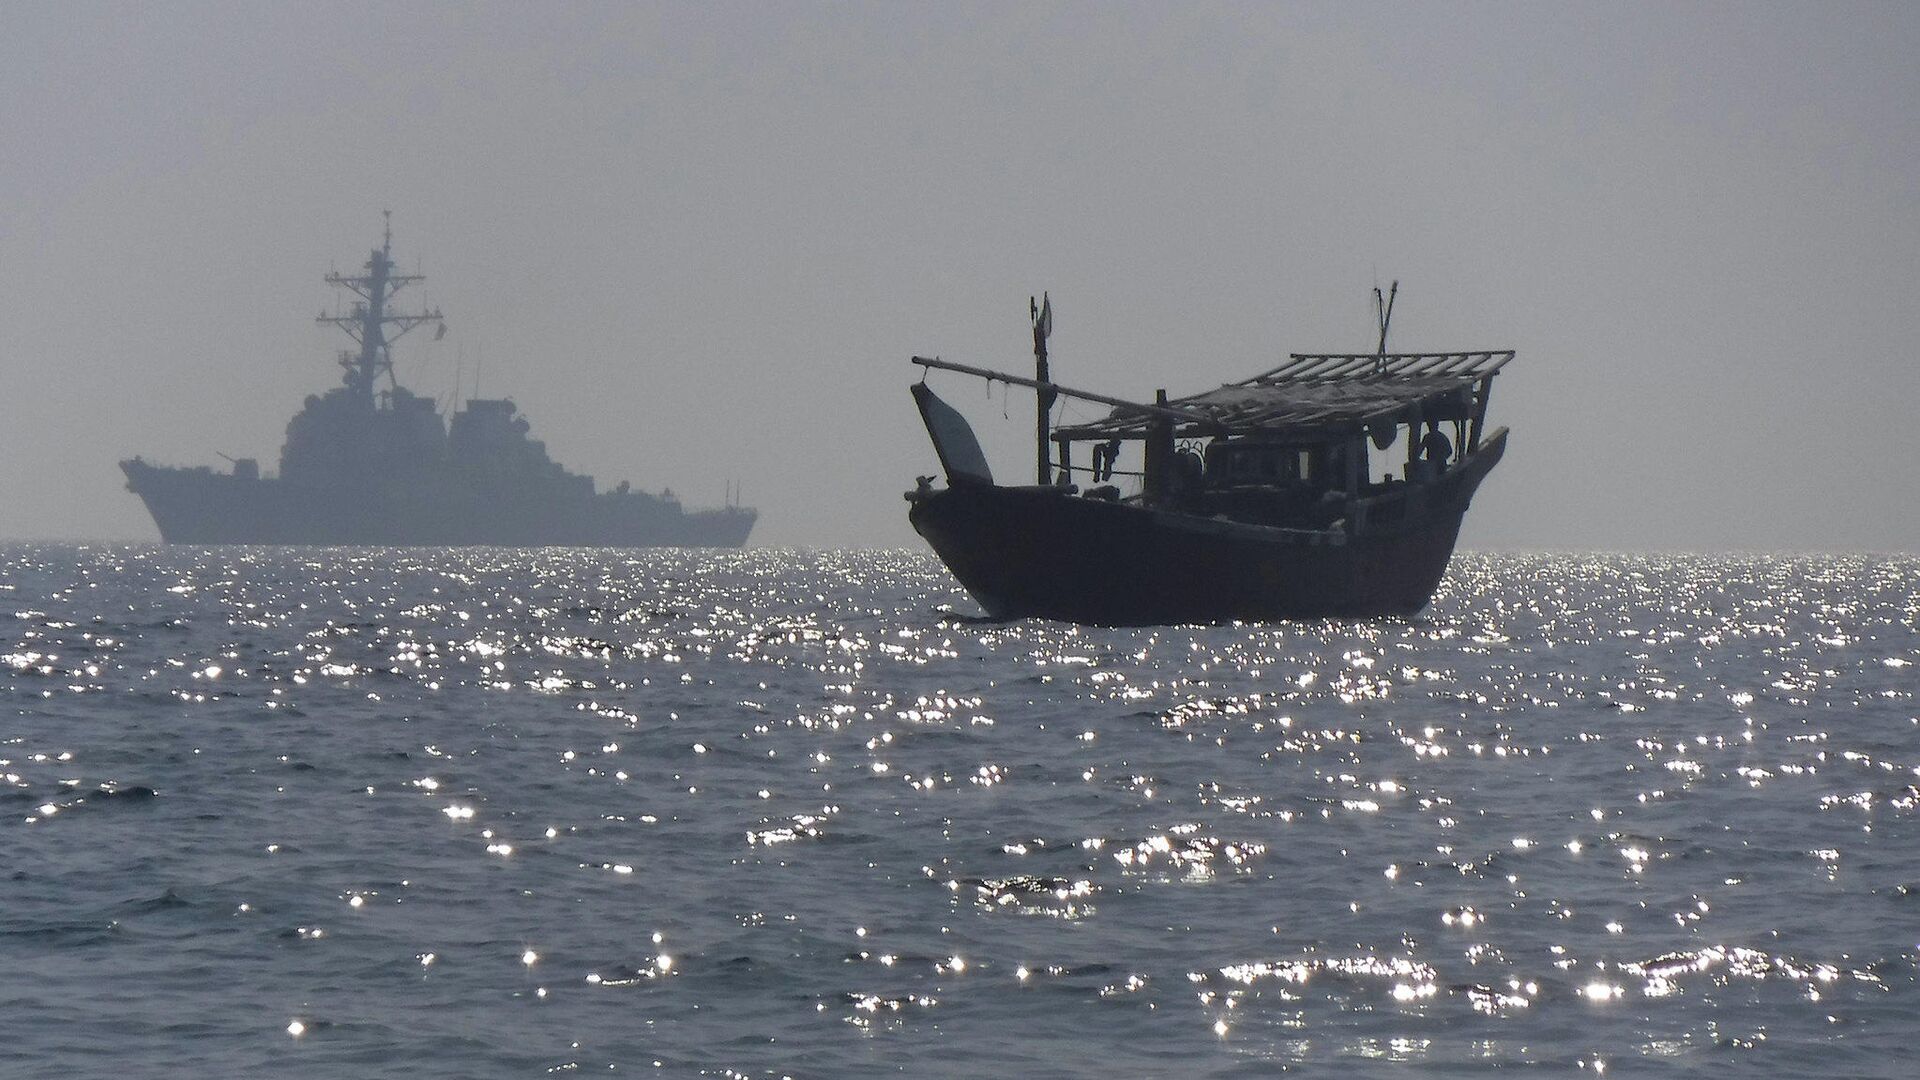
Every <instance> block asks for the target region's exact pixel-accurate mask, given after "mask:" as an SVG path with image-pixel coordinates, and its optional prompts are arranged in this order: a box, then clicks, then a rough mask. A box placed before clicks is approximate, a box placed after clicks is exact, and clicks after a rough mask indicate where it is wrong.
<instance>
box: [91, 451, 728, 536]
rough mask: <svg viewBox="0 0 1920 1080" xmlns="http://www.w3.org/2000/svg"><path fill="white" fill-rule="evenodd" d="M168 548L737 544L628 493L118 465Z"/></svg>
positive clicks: (724, 527) (690, 517)
mask: <svg viewBox="0 0 1920 1080" xmlns="http://www.w3.org/2000/svg"><path fill="white" fill-rule="evenodd" d="M120 467H121V469H122V471H124V472H125V473H126V476H127V488H128V490H130V491H132V492H133V493H134V494H136V495H138V496H140V499H141V501H142V502H144V503H145V504H146V507H147V510H148V512H149V513H151V514H152V515H153V521H154V524H155V525H156V526H157V527H158V528H159V530H160V538H161V539H162V540H163V541H165V542H166V543H170V544H366V545H434V546H463V545H490V546H506V547H522V546H546V545H561V546H583V547H739V546H740V545H742V544H744V543H746V540H747V536H748V534H749V533H750V532H751V531H752V529H753V524H754V520H755V517H756V515H755V513H754V511H752V510H749V509H745V508H738V507H733V508H727V509H724V510H707V511H696V512H691V513H690V512H687V511H685V510H683V509H681V507H680V504H679V503H677V502H673V501H671V500H667V499H660V498H656V497H654V496H651V495H645V494H641V493H637V492H603V493H599V494H569V493H559V492H542V491H538V490H523V491H517V492H516V491H505V492H490V493H481V492H472V491H470V492H459V491H448V490H436V491H432V492H420V491H417V490H411V489H407V488H404V487H400V486H396V487H394V488H392V489H389V490H377V491H369V490H367V489H366V488H364V487H359V486H346V485H342V486H338V487H326V486H314V485H295V484H289V483H287V482H286V481H284V480H278V479H271V478H266V479H258V478H252V477H244V476H234V475H231V474H226V473H216V472H214V471H212V470H210V469H180V468H167V467H163V466H156V465H150V464H147V463H146V462H143V461H140V460H137V459H136V460H133V461H124V462H121V464H120Z"/></svg>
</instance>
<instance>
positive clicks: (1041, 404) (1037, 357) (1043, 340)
mask: <svg viewBox="0 0 1920 1080" xmlns="http://www.w3.org/2000/svg"><path fill="white" fill-rule="evenodd" d="M1027 310H1028V312H1029V314H1031V315H1032V317H1033V381H1034V382H1037V383H1039V384H1040V385H1039V386H1037V387H1035V388H1034V394H1035V404H1036V409H1035V414H1036V415H1035V417H1034V443H1035V445H1034V483H1036V484H1041V485H1046V484H1050V483H1052V482H1053V460H1052V458H1051V457H1050V456H1049V455H1048V454H1047V436H1048V435H1049V434H1051V433H1052V432H1051V430H1050V428H1051V425H1050V423H1049V421H1050V420H1051V419H1052V413H1053V403H1054V401H1055V400H1056V399H1057V398H1058V396H1059V395H1058V394H1056V393H1055V392H1054V389H1053V380H1052V379H1051V378H1050V377H1049V376H1048V374H1047V338H1048V337H1049V336H1050V335H1051V334H1052V333H1053V300H1052V298H1051V297H1049V296H1048V295H1047V294H1046V293H1045V292H1042V293H1041V294H1040V301H1039V303H1035V302H1034V299H1033V297H1031V296H1029V297H1027Z"/></svg>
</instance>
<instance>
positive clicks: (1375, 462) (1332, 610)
mask: <svg viewBox="0 0 1920 1080" xmlns="http://www.w3.org/2000/svg"><path fill="white" fill-rule="evenodd" d="M1395 291H1396V292H1397V283H1396V284H1395ZM1374 294H1375V297H1376V300H1377V301H1378V302H1379V309H1378V317H1379V323H1380V348H1379V350H1378V351H1376V352H1373V353H1296V354H1293V355H1291V356H1289V357H1288V359H1287V361H1286V363H1284V364H1281V365H1280V366H1279V367H1276V368H1274V369H1273V370H1271V371H1267V372H1263V373H1262V374H1259V375H1255V376H1254V377H1252V378H1250V379H1246V380H1243V381H1241V382H1237V383H1230V384H1228V385H1225V386H1222V387H1219V388H1218V389H1214V390H1208V391H1205V392H1203V393H1198V394H1193V395H1191V396H1188V397H1181V398H1174V399H1171V400H1169V399H1168V398H1167V396H1166V392H1165V391H1164V390H1163V391H1160V392H1159V394H1158V395H1157V396H1156V399H1155V401H1153V402H1152V403H1146V402H1137V401H1128V400H1124V399H1121V398H1116V397H1111V396H1108V395H1104V394H1096V393H1089V392H1086V391H1081V390H1074V389H1070V388H1068V387H1065V386H1061V385H1059V384H1058V383H1056V382H1054V381H1053V380H1052V378H1051V377H1050V374H1049V371H1048V361H1047V338H1048V335H1049V334H1050V332H1051V329H1052V305H1051V303H1045V304H1033V305H1032V307H1031V310H1032V317H1033V342H1034V360H1035V373H1034V377H1033V378H1031V379H1029V378H1025V377H1022V376H1018V375H1012V374H1008V373H1005V372H999V371H991V370H987V369H983V368H977V367H969V366H967V365H964V364H957V363H951V362H948V361H945V360H940V359H937V358H931V359H930V358H927V357H914V358H913V363H915V364H917V365H919V366H920V367H921V368H922V369H923V371H922V375H921V381H920V382H918V383H916V384H915V385H914V386H913V396H914V400H915V402H916V403H917V404H918V405H919V408H920V414H921V418H922V419H923V420H924V421H925V423H926V427H927V432H928V434H929V435H930V436H931V438H932V440H933V444H934V448H935V451H936V452H937V453H938V455H939V459H940V463H941V467H942V469H943V470H944V471H945V473H946V481H947V483H946V486H945V487H937V486H935V484H934V480H935V477H931V476H928V477H922V478H921V479H920V482H919V486H918V488H917V489H916V490H914V491H911V492H908V493H907V501H908V502H909V503H910V504H911V509H910V511H909V513H908V518H909V520H910V521H911V522H912V524H913V527H914V529H915V530H916V531H917V532H919V533H920V535H921V536H922V537H924V538H926V541H927V542H928V543H929V544H930V545H932V547H933V549H934V551H935V552H936V553H938V554H939V556H940V558H941V559H942V560H943V561H944V562H945V563H946V564H947V567H948V568H949V569H951V570H952V571H953V575H954V577H955V578H957V579H958V580H959V582H960V584H961V585H962V586H964V587H965V588H966V590H967V592H968V593H969V594H971V595H972V596H973V598H974V599H975V600H976V601H978V602H979V604H980V606H981V607H982V608H984V609H985V610H986V612H987V613H988V614H989V615H990V616H993V617H996V618H1017V617H1022V616H1038V617H1042V618H1052V619H1062V620H1066V621H1070V622H1080V623H1091V624H1096V625H1109V626H1139V625H1164V624H1176V623H1213V622H1225V621H1233V620H1244V621H1271V620H1279V619H1311V618H1330V617H1331V618H1370V617H1377V616H1388V615H1408V614H1412V613H1414V612H1417V611H1419V610H1420V609H1421V608H1423V607H1425V606H1426V604H1427V602H1428V601H1429V600H1430V599H1431V598H1432V596H1433V592H1434V589H1435V588H1436V587H1437V586H1438V585H1439V582H1440V579H1441V576H1442V575H1443V574H1444V573H1445V572H1446V568H1447V562H1448V560H1449V558H1450V557H1451V556H1452V554H1453V547H1454V541H1455V539H1456V537H1457V536H1458V534H1459V530H1460V522H1461V518H1462V516H1463V515H1464V514H1465V513H1466V510H1467V505H1468V503H1469V502H1470V501H1471V500H1472V498H1473V494H1474V491H1475V490H1476V489H1477V488H1478V487H1479V486H1480V482H1481V481H1482V480H1483V479H1485V478H1486V475H1487V473H1488V472H1489V471H1490V470H1492V468H1493V467H1494V465H1496V464H1497V463H1498V462H1499V461H1500V457H1501V454H1502V453H1504V452H1505V450H1506V443H1507V432H1506V429H1505V428H1500V429H1497V430H1493V431H1487V430H1485V422H1486V413H1487V400H1488V396H1489V394H1490V393H1491V391H1492V387H1493V379H1494V376H1495V375H1496V374H1497V373H1498V372H1499V371H1500V369H1501V368H1502V367H1503V366H1505V365H1506V364H1507V362H1508V361H1510V360H1512V359H1513V355H1514V354H1513V352H1512V351H1511V350H1474V351H1467V352H1437V353H1436V352H1422V353H1389V352H1387V351H1386V338H1387V327H1388V323H1389V321H1390V319H1391V317H1392V298H1391V295H1389V296H1387V297H1384V298H1383V297H1381V295H1380V291H1379V290H1378V289H1376V290H1374ZM931 371H949V372H956V373H959V374H964V375H970V376H975V377H978V378H983V379H988V380H991V381H997V382H1003V383H1007V384H1010V385H1016V386H1024V387H1030V388H1032V389H1033V390H1034V391H1036V396H1037V410H1036V454H1035V480H1036V482H1035V483H1034V484H1031V485H1020V486H1009V485H1003V484H997V483H995V482H994V479H993V474H992V471H991V470H990V469H989V468H988V465H987V461H986V455H985V454H984V453H983V452H982V450H981V448H980V443H979V440H978V439H977V438H976V437H975V435H974V433H973V430H972V428H971V426H970V425H969V424H968V423H967V421H966V419H965V418H964V417H962V416H961V415H960V413H959V412H958V411H956V410H955V409H954V408H953V407H952V406H950V405H948V404H947V403H946V402H944V401H942V400H941V399H940V398H939V397H938V396H937V395H935V393H934V392H933V390H932V389H931V388H930V387H929V386H928V385H927V382H926V377H927V373H928V372H931ZM1061 398H1074V399H1079V400H1082V401H1088V402H1093V403H1096V404H1103V405H1107V406H1109V407H1111V409H1112V412H1111V413H1110V414H1109V415H1108V416H1107V417H1106V418H1104V419H1101V420H1097V421H1094V422H1092V423H1083V424H1077V425H1070V426H1055V425H1054V424H1053V423H1052V410H1053V407H1054V405H1055V403H1056V402H1058V401H1059V400H1060V399H1061ZM1078 445H1089V446H1090V447H1091V453H1090V454H1089V455H1088V457H1089V460H1088V461H1087V462H1086V463H1084V464H1082V463H1080V462H1077V461H1076V460H1075V455H1074V448H1075V447H1076V446H1078ZM1136 445H1137V446H1138V447H1139V453H1138V466H1137V468H1129V469H1121V468H1118V467H1117V466H1118V464H1119V463H1120V461H1121V459H1122V457H1123V456H1125V457H1127V458H1128V459H1129V461H1131V460H1132V458H1133V454H1132V448H1133V447H1134V446H1136ZM1123 478H1124V479H1125V480H1126V481H1128V482H1129V486H1133V484H1134V483H1136V482H1137V487H1136V488H1135V490H1133V491H1131V492H1130V493H1125V494H1123V493H1122V491H1121V489H1120V486H1119V481H1120V480H1121V479H1123ZM1081 481H1086V482H1085V483H1084V484H1083V483H1082V482H1081Z"/></svg>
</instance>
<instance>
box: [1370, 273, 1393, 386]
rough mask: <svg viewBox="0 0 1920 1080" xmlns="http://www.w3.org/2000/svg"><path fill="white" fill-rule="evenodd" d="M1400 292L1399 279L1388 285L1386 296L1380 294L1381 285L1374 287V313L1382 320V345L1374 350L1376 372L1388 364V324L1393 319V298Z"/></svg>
mask: <svg viewBox="0 0 1920 1080" xmlns="http://www.w3.org/2000/svg"><path fill="white" fill-rule="evenodd" d="M1375 280H1378V279H1375ZM1399 293H1400V283H1399V282H1398V281H1395V282H1394V283H1393V284H1392V285H1391V286H1390V287H1388V289H1387V294H1386V295H1385V296H1381V295H1380V286H1378V285H1375V286H1374V287H1373V313H1374V315H1375V316H1376V317H1378V318H1379V320H1380V347H1379V348H1377V349H1375V350H1374V351H1373V352H1374V356H1375V357H1377V359H1375V360H1374V362H1373V370H1374V371H1376V372H1378V371H1379V370H1381V369H1382V368H1384V367H1386V366H1387V324H1388V323H1390V322H1392V321H1393V298H1394V297H1395V296H1397V295H1399Z"/></svg>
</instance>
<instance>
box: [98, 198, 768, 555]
mask: <svg viewBox="0 0 1920 1080" xmlns="http://www.w3.org/2000/svg"><path fill="white" fill-rule="evenodd" d="M392 248H393V230H392V226H391V223H389V225H388V227H387V229H386V232H385V234H384V236H383V239H382V243H381V246H380V247H378V248H376V249H374V251H373V253H372V255H371V257H369V258H368V260H367V263H366V267H365V270H366V272H365V273H364V274H361V275H357V276H348V275H342V274H337V273H336V274H329V275H327V278H326V280H327V283H328V284H330V285H333V286H335V287H336V288H338V289H342V290H345V292H346V293H347V294H348V297H349V302H348V304H347V306H346V307H344V308H340V309H337V310H336V311H334V312H332V313H323V314H322V315H321V316H320V320H319V321H320V322H322V323H325V324H329V325H332V326H336V327H338V328H340V329H341V330H343V331H345V332H346V333H347V335H348V336H349V337H351V338H352V339H353V341H354V344H355V345H356V346H358V347H357V348H356V349H354V350H350V351H345V352H342V353H341V354H340V366H341V368H342V369H343V371H344V377H343V379H342V380H341V385H340V386H337V387H334V388H333V389H331V390H329V391H327V392H326V393H324V394H316V395H312V396H310V397H308V398H307V400H306V405H305V407H304V408H302V409H301V410H300V412H299V413H298V414H297V415H295V416H294V418H293V419H292V420H291V421H290V422H289V423H288V424H287V437H286V443H285V445H284V446H282V447H281V450H280V471H279V474H278V475H277V476H275V475H268V474H263V473H262V472H261V470H260V465H259V462H258V461H257V460H256V459H253V458H235V459H229V461H230V462H231V467H230V468H229V469H227V470H224V471H219V470H215V469H212V468H208V467H204V466H202V467H197V468H176V467H170V466H161V465H154V464H151V463H149V462H147V461H144V460H142V459H140V458H138V457H136V458H133V459H132V460H130V461H123V462H121V463H120V468H121V470H122V471H124V472H125V473H126V476H127V489H128V490H130V491H132V492H133V493H134V494H136V495H138V496H140V498H141V500H142V501H144V502H145V503H146V505H147V510H148V511H149V512H150V513H152V515H153V521H154V524H155V525H157V526H158V527H159V529H160V536H161V539H163V540H165V541H166V542H168V543H175V544H382V545H385V544H431V545H467V544H488V545H516V546H518V545H545V544H556V545H583V546H604V547H739V546H740V545H741V544H743V543H745V542H746V539H747V534H748V533H749V532H751V531H752V529H753V523H754V520H755V517H756V516H757V515H756V512H755V511H754V510H753V509H751V508H749V507H744V506H733V505H728V506H725V507H722V508H719V509H711V510H699V511H689V510H687V509H685V508H684V507H682V506H681V505H680V502H679V500H677V499H675V498H674V497H673V494H672V492H671V491H670V490H668V491H663V492H662V493H661V494H658V495H653V494H648V493H646V492H642V491H637V490H633V489H632V488H630V486H629V485H628V484H626V483H622V484H620V485H619V486H618V487H616V488H613V489H611V490H607V491H597V490H596V489H595V485H594V480H593V477H591V476H583V475H580V474H578V473H573V472H569V471H567V469H565V468H564V467H562V466H561V465H560V464H559V463H558V462H555V461H554V460H553V459H552V458H550V457H549V456H548V455H547V448H546V444H544V443H542V442H541V441H539V440H538V439H532V438H529V437H528V431H529V425H528V423H527V421H526V419H525V418H524V417H522V416H520V415H518V414H517V412H516V410H515V408H514V405H513V402H511V401H507V400H485V399H480V398H472V399H469V400H468V401H467V402H466V403H465V407H464V408H458V409H457V410H456V411H454V412H453V413H452V415H451V417H443V416H442V414H441V410H440V408H439V404H438V403H437V402H436V401H435V400H434V399H433V398H430V397H422V396H420V395H418V394H415V393H413V392H412V391H410V390H408V389H407V388H406V387H404V386H401V385H400V383H399V381H398V380H397V379H396V378H395V377H394V372H393V353H392V348H393V344H394V342H396V341H398V340H399V339H400V338H401V337H402V336H403V335H405V334H407V333H408V332H410V331H413V330H416V329H419V328H421V327H424V326H433V327H434V328H435V332H436V335H443V334H445V332H446V328H445V324H444V323H443V322H442V320H441V315H440V312H439V311H438V310H421V311H418V312H414V313H406V312H402V311H399V310H397V309H396V308H395V307H394V306H393V303H392V301H393V298H394V294H395V293H397V292H399V291H400V290H401V289H403V288H405V287H406V286H408V285H413V284H416V283H418V282H420V281H421V280H423V279H422V277H421V276H420V275H418V274H403V273H400V272H398V271H397V270H396V268H395V266H394V262H393V254H392ZM456 396H457V395H456Z"/></svg>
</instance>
